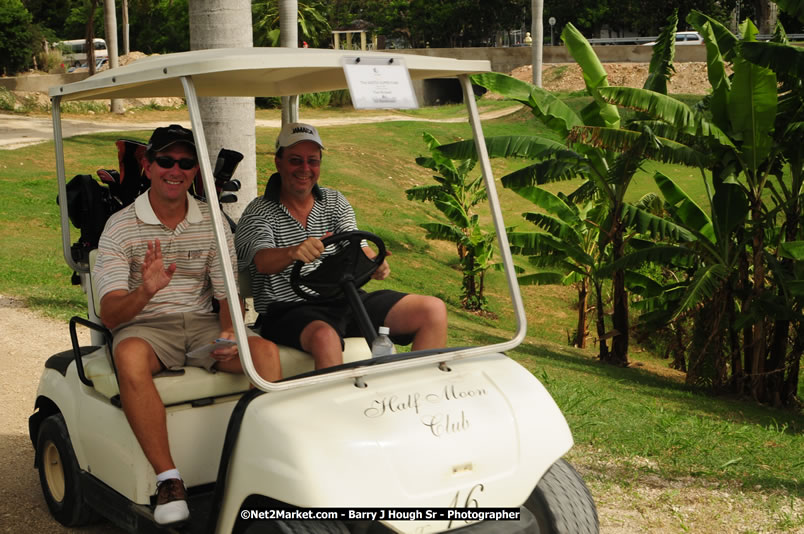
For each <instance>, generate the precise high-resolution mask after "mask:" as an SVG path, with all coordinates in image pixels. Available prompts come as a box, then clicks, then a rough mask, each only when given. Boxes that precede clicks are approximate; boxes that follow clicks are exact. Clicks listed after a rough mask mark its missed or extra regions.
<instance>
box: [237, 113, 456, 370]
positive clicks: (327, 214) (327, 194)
mask: <svg viewBox="0 0 804 534" xmlns="http://www.w3.org/2000/svg"><path fill="white" fill-rule="evenodd" d="M323 148H324V145H323V143H322V142H321V138H320V136H319V135H318V131H317V130H316V129H315V127H314V126H312V125H309V124H303V123H290V124H286V125H285V126H284V127H283V128H282V130H281V132H280V133H279V137H278V138H277V141H276V156H275V158H274V163H275V164H276V169H277V171H278V172H277V173H276V174H274V175H273V176H271V178H270V179H269V181H268V185H267V186H266V188H265V194H264V195H263V196H262V197H259V198H256V199H254V200H253V201H252V202H251V203H250V204H249V205H248V207H246V209H245V211H244V212H243V215H242V216H241V218H240V221H239V222H238V225H237V232H236V235H235V244H236V246H237V255H238V259H239V260H240V263H239V268H240V270H244V269H248V270H249V273H250V276H251V282H252V284H251V288H252V291H253V293H254V307H255V309H256V310H257V311H258V312H260V319H261V328H260V333H261V334H262V335H263V336H264V337H267V338H268V339H270V340H272V341H274V342H276V343H278V344H280V345H287V346H291V347H295V348H298V349H301V350H304V351H306V352H309V353H310V354H312V356H313V358H314V360H315V366H316V369H322V368H324V367H329V366H332V365H338V364H340V363H342V362H343V338H344V337H350V336H360V335H361V334H360V331H359V328H358V327H357V324H356V321H355V320H354V319H353V316H352V312H351V309H350V307H349V306H348V304H347V303H346V302H345V301H342V302H336V303H327V304H317V303H316V304H314V303H308V302H305V301H303V300H302V299H301V297H299V296H298V295H296V293H295V292H294V291H293V289H292V288H291V285H290V271H291V269H292V265H293V264H294V263H295V262H296V261H297V260H301V261H303V262H304V263H310V262H312V261H315V260H316V259H318V258H321V257H322V256H323V255H325V251H324V245H323V244H322V242H321V240H322V239H323V238H324V237H326V236H328V235H329V234H333V235H334V234H339V233H342V232H349V231H353V230H357V223H356V221H355V214H354V210H353V209H352V206H351V205H350V204H349V202H348V201H347V200H346V198H345V197H344V196H343V195H342V194H341V193H339V192H338V191H335V190H334V189H329V188H324V187H320V186H319V185H318V180H319V177H320V174H321V158H322V154H323ZM363 251H364V252H365V253H366V255H367V256H369V257H373V256H374V252H373V251H372V250H371V249H370V248H368V247H364V248H363ZM390 272H391V270H390V267H389V266H388V263H387V262H386V261H383V263H382V265H381V266H380V267H379V268H378V269H377V271H375V272H374V274H373V275H372V278H374V279H377V280H383V279H385V278H387V277H388V275H389V274H390ZM361 295H362V296H361V298H362V299H363V304H364V305H365V307H366V310H367V312H368V314H369V317H370V318H371V320H372V323H373V326H374V328H375V331H376V329H378V327H379V326H387V327H388V328H389V329H390V336H391V339H392V340H393V341H394V342H395V343H398V344H400V345H407V344H411V343H412V345H413V347H412V348H413V350H421V349H428V348H438V347H443V346H444V345H445V344H446V340H447V312H446V307H445V306H444V303H443V302H442V301H441V300H440V299H438V298H436V297H431V296H425V295H414V294H405V293H399V292H396V291H390V290H380V291H374V292H371V293H365V292H362V293H361Z"/></svg>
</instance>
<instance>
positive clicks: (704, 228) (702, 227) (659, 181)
mask: <svg viewBox="0 0 804 534" xmlns="http://www.w3.org/2000/svg"><path fill="white" fill-rule="evenodd" d="M653 180H654V181H655V182H656V185H657V186H658V187H659V191H661V193H662V196H664V199H665V202H667V203H668V204H670V205H671V206H673V207H675V208H676V213H677V216H678V217H679V219H680V222H681V223H682V224H683V225H685V226H687V227H688V228H689V229H691V230H694V231H695V232H698V233H699V234H701V235H703V236H705V237H706V238H707V239H708V240H709V241H710V242H711V243H713V244H714V243H715V231H714V228H713V226H712V221H711V220H710V219H709V217H708V216H707V215H706V213H704V211H703V210H702V209H701V208H700V207H699V206H698V204H696V203H695V201H693V200H692V199H691V198H690V197H689V196H687V194H686V193H685V192H684V191H683V190H682V189H681V188H680V187H678V186H677V185H676V184H675V182H673V180H671V179H670V178H668V177H667V176H665V175H664V174H662V173H661V172H656V174H654V175H653Z"/></svg>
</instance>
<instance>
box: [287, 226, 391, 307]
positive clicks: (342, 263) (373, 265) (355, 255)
mask: <svg viewBox="0 0 804 534" xmlns="http://www.w3.org/2000/svg"><path fill="white" fill-rule="evenodd" d="M363 240H366V241H369V242H371V243H374V244H375V245H376V247H377V255H376V256H375V257H374V258H369V257H368V256H366V254H365V252H363V247H362V246H361V245H362V242H363ZM321 242H322V244H323V245H324V247H328V246H329V245H333V244H342V243H345V245H342V248H341V250H339V251H337V252H335V253H333V254H330V255H327V256H325V257H324V259H322V260H321V263H320V264H319V265H318V267H316V268H315V269H313V270H311V271H309V272H306V273H305V274H304V275H302V273H301V270H302V267H303V266H304V265H305V263H304V262H302V261H296V263H294V264H293V269H292V270H291V272H290V285H291V287H292V288H293V291H294V292H295V293H296V294H297V295H299V296H300V297H302V298H303V299H305V300H312V301H314V300H329V299H335V298H337V297H339V296H341V295H342V294H343V292H344V286H345V284H354V287H355V288H359V287H361V286H363V285H365V284H366V282H368V281H369V280H370V279H371V275H372V274H373V273H374V272H375V271H376V270H377V269H378V268H379V267H380V266H381V265H382V264H383V261H384V260H385V255H386V252H385V243H383V241H382V239H380V238H379V237H378V236H376V235H374V234H372V233H370V232H363V231H360V230H356V231H353V232H344V233H340V234H337V235H333V236H329V237H326V238H324V239H322V240H321Z"/></svg>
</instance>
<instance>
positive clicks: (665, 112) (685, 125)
mask: <svg viewBox="0 0 804 534" xmlns="http://www.w3.org/2000/svg"><path fill="white" fill-rule="evenodd" d="M600 95H601V96H602V97H603V99H604V100H606V101H607V102H611V103H612V104H617V105H618V106H622V107H626V108H631V109H634V110H637V111H641V112H643V113H647V114H648V115H650V116H651V117H654V118H657V119H660V120H662V121H664V122H666V123H668V124H670V125H672V126H673V127H674V128H676V129H677V130H680V131H681V132H683V133H686V134H689V135H693V136H705V137H711V138H712V139H715V140H717V141H718V142H719V143H720V144H722V145H726V146H729V147H733V146H734V144H733V143H732V142H731V139H729V137H728V136H727V135H726V134H725V133H724V132H723V131H722V130H721V129H720V128H718V127H717V126H715V125H714V124H712V123H711V122H709V121H707V120H706V119H704V118H703V117H702V116H701V115H699V114H698V113H695V112H694V111H693V110H692V109H690V107H689V106H687V105H686V104H684V103H683V102H680V101H679V100H676V99H675V98H672V97H669V96H667V95H663V94H659V93H656V92H653V91H647V90H645V89H636V88H633V87H603V88H601V89H600Z"/></svg>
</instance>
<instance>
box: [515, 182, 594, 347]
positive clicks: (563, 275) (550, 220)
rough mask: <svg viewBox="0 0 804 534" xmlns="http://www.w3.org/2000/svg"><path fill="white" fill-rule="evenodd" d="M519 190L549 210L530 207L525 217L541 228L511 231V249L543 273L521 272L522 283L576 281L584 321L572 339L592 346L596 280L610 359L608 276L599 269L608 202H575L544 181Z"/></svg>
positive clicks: (577, 343) (575, 342) (574, 341)
mask: <svg viewBox="0 0 804 534" xmlns="http://www.w3.org/2000/svg"><path fill="white" fill-rule="evenodd" d="M517 193H518V194H519V195H520V196H522V197H523V198H526V199H528V200H530V201H531V202H533V204H535V206H536V207H538V208H541V209H542V210H543V212H526V213H523V214H522V217H524V219H525V220H527V221H529V222H531V223H532V224H534V225H535V226H536V227H537V228H538V229H539V230H538V231H531V232H522V231H515V232H509V240H510V242H511V251H512V252H513V253H515V254H520V255H523V256H528V261H529V262H530V264H531V265H533V266H534V267H537V268H539V269H541V271H540V272H537V273H529V274H524V275H522V276H520V277H519V278H518V280H519V283H520V284H522V285H536V284H563V285H573V286H575V288H576V290H577V292H578V321H577V327H576V329H575V337H574V339H572V340H571V343H572V344H573V345H574V346H576V347H580V348H584V347H586V338H587V314H588V304H587V302H588V298H589V290H590V287H591V286H594V287H595V289H596V293H595V298H596V306H595V307H596V310H597V338H598V340H599V341H600V357H601V359H603V360H605V359H606V354H607V352H608V347H607V344H606V339H607V337H608V336H607V335H606V329H605V323H604V313H603V297H602V294H601V283H602V279H601V278H600V277H599V276H598V275H597V272H598V270H599V268H600V266H601V265H602V262H603V254H602V252H601V251H600V249H598V246H597V241H598V235H599V231H600V226H601V224H602V223H603V220H604V219H605V217H606V209H605V206H603V205H601V204H600V203H598V202H596V201H594V200H589V201H587V202H586V203H584V204H583V205H580V206H579V205H577V204H575V203H573V202H571V201H570V200H569V199H568V198H567V197H566V196H565V195H562V194H558V195H555V194H553V193H550V192H549V191H546V190H545V189H542V188H540V187H523V188H520V189H518V190H517Z"/></svg>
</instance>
